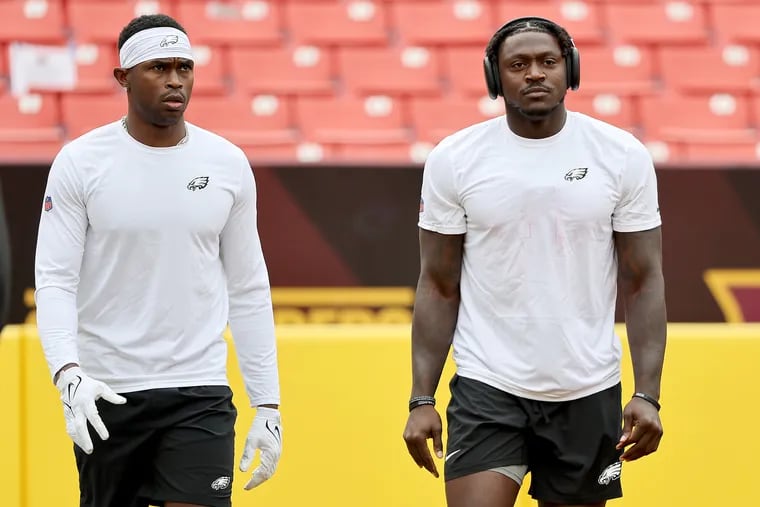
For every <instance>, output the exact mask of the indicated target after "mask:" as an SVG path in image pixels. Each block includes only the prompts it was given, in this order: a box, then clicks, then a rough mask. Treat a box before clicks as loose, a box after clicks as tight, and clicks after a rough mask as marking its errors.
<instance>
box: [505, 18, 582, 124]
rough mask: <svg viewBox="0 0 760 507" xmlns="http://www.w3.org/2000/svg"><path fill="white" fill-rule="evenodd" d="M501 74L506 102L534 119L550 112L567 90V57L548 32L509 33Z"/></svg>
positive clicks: (562, 98)
mask: <svg viewBox="0 0 760 507" xmlns="http://www.w3.org/2000/svg"><path fill="white" fill-rule="evenodd" d="M499 76H500V78H501V85H502V93H503V94H504V98H505V100H506V101H507V104H508V105H509V106H511V108H513V109H515V110H517V111H518V112H519V113H520V114H523V115H524V116H526V117H528V118H531V119H541V118H544V117H546V116H548V115H549V114H550V113H551V112H552V111H554V110H555V109H557V107H558V106H559V105H560V104H561V103H562V102H563V101H564V99H565V94H566V93H567V78H566V76H565V59H564V57H563V56H562V51H561V50H560V47H559V43H558V42H557V39H556V38H555V37H554V36H553V35H551V34H548V33H544V32H523V33H517V34H515V35H511V36H509V37H507V38H506V39H505V40H504V42H503V43H502V45H501V48H500V50H499Z"/></svg>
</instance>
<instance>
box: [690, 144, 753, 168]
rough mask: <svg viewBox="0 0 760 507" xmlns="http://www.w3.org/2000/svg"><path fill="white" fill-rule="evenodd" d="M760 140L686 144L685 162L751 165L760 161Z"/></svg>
mask: <svg viewBox="0 0 760 507" xmlns="http://www.w3.org/2000/svg"><path fill="white" fill-rule="evenodd" d="M759 141H760V140H758V139H753V140H748V141H739V142H719V141H713V142H710V141H700V142H695V143H689V142H686V143H684V145H683V146H684V161H685V162H688V163H689V164H716V163H720V164H721V165H726V164H730V163H739V164H745V163H751V164H753V165H757V163H758V161H760V143H759Z"/></svg>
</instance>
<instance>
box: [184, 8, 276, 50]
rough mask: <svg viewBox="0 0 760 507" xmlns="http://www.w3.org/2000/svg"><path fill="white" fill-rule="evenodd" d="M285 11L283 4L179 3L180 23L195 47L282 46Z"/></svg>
mask: <svg viewBox="0 0 760 507" xmlns="http://www.w3.org/2000/svg"><path fill="white" fill-rule="evenodd" d="M281 9H282V7H281V3H280V2H277V1H273V0H269V1H267V0H259V1H256V2H250V1H243V0H225V1H216V0H208V1H206V0H182V1H181V2H177V3H176V15H177V20H179V21H180V22H181V23H182V26H184V27H185V29H186V30H187V32H188V34H189V35H190V40H191V41H192V42H193V43H194V44H197V43H204V44H267V45H274V44H279V43H280V42H281V39H282V33H281V31H282V30H281Z"/></svg>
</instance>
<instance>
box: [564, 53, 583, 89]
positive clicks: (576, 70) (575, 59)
mask: <svg viewBox="0 0 760 507" xmlns="http://www.w3.org/2000/svg"><path fill="white" fill-rule="evenodd" d="M565 64H566V65H567V70H566V72H567V87H568V88H570V89H571V90H577V89H578V88H579V87H580V85H581V55H580V53H579V52H578V48H576V47H573V48H571V49H570V54H568V55H567V57H566V58H565Z"/></svg>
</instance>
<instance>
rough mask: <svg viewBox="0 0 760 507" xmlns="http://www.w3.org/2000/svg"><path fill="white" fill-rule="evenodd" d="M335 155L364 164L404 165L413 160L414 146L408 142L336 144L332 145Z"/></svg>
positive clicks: (337, 157)
mask: <svg viewBox="0 0 760 507" xmlns="http://www.w3.org/2000/svg"><path fill="white" fill-rule="evenodd" d="M330 148H331V149H332V151H333V153H334V154H333V157H334V158H335V159H336V160H340V161H341V162H350V163H353V164H363V165H374V166H383V165H402V166H408V165H409V163H410V162H412V159H413V154H412V147H411V146H410V145H409V144H407V143H387V144H381V145H378V144H369V145H365V144H354V143H348V144H336V145H334V146H331V147H330Z"/></svg>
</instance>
